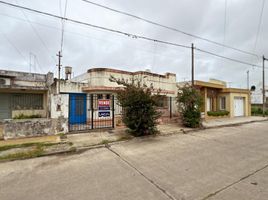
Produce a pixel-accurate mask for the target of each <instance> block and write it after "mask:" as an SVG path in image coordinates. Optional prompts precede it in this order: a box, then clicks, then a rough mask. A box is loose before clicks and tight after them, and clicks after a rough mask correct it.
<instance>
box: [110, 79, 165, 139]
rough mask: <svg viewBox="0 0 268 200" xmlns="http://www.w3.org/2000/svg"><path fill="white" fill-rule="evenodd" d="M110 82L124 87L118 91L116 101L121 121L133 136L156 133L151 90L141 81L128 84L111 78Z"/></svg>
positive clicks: (155, 96) (155, 113)
mask: <svg viewBox="0 0 268 200" xmlns="http://www.w3.org/2000/svg"><path fill="white" fill-rule="evenodd" d="M110 81H112V82H116V83H117V84H118V85H122V86H124V88H123V89H122V90H118V93H117V99H118V103H119V105H120V106H122V108H123V116H122V121H123V122H124V124H125V125H126V126H127V127H128V128H129V132H130V133H131V134H133V135H134V136H143V135H150V134H155V133H157V128H156V125H157V119H158V118H159V117H160V113H159V112H158V111H157V97H158V95H153V94H152V92H153V88H152V87H147V86H146V85H145V84H142V83H141V80H136V79H132V80H131V82H130V83H128V82H127V81H124V80H123V79H122V80H121V79H116V78H114V77H112V76H111V78H110Z"/></svg>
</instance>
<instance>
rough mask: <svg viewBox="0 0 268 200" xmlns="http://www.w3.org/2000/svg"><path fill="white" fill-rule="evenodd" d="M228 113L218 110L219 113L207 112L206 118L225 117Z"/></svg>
mask: <svg viewBox="0 0 268 200" xmlns="http://www.w3.org/2000/svg"><path fill="white" fill-rule="evenodd" d="M229 113H230V112H229V111H227V110H220V111H208V112H207V114H208V116H215V117H218V116H227V115H229Z"/></svg>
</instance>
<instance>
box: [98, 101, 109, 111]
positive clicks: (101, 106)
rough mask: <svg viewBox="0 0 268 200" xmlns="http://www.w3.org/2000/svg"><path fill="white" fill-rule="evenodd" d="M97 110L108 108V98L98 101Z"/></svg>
mask: <svg viewBox="0 0 268 200" xmlns="http://www.w3.org/2000/svg"><path fill="white" fill-rule="evenodd" d="M98 104H99V105H98V107H99V110H110V100H109V99H100V100H99V102H98Z"/></svg>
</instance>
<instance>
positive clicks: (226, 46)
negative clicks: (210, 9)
mask: <svg viewBox="0 0 268 200" xmlns="http://www.w3.org/2000/svg"><path fill="white" fill-rule="evenodd" d="M81 1H83V2H86V3H89V4H92V5H95V6H98V7H101V8H104V9H106V10H110V11H113V12H116V13H120V14H122V15H126V16H129V17H132V18H135V19H138V20H142V21H144V22H147V23H150V24H153V25H155V26H159V27H162V28H166V29H169V30H172V31H175V32H178V33H181V34H184V35H187V36H190V37H194V38H197V39H200V40H204V41H206V42H209V43H212V44H216V45H218V46H223V47H225V48H229V49H232V50H235V51H239V52H241V53H244V54H248V55H251V56H255V57H260V56H259V55H257V54H255V53H252V52H248V51H245V50H242V49H238V48H235V47H232V46H229V45H226V44H222V43H220V42H216V41H213V40H210V39H207V38H204V37H201V36H198V35H194V34H191V33H187V32H185V31H182V30H179V29H177V28H173V27H171V26H167V25H163V24H160V23H157V22H154V21H151V20H149V19H145V18H142V17H139V16H137V15H133V14H130V13H127V12H124V11H120V10H116V9H114V8H111V7H108V6H105V5H101V4H98V3H95V2H92V1H89V0H81Z"/></svg>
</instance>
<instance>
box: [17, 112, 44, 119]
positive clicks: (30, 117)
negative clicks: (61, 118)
mask: <svg viewBox="0 0 268 200" xmlns="http://www.w3.org/2000/svg"><path fill="white" fill-rule="evenodd" d="M33 118H42V116H41V115H24V114H23V113H21V114H19V115H17V116H15V117H13V119H33Z"/></svg>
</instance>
